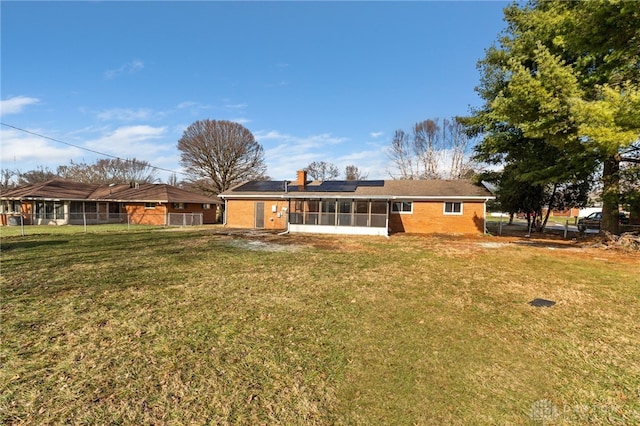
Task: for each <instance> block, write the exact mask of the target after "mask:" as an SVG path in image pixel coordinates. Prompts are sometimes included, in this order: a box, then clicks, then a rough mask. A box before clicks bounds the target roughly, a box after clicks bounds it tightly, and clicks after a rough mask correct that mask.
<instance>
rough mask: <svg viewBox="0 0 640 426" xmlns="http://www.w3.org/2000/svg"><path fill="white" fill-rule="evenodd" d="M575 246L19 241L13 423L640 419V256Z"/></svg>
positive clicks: (150, 237)
mask: <svg viewBox="0 0 640 426" xmlns="http://www.w3.org/2000/svg"><path fill="white" fill-rule="evenodd" d="M567 247H568V248H559V247H555V246H550V247H540V246H536V245H532V244H529V245H527V244H516V243H513V242H508V241H506V240H501V239H500V238H499V237H483V238H476V239H470V240H469V239H463V238H456V237H445V236H433V237H425V236H411V235H395V236H392V237H391V238H390V239H385V238H375V237H360V238H356V237H331V236H308V235H307V236H302V235H285V236H277V235H268V236H255V235H254V236H239V235H227V234H225V233H221V232H217V231H213V230H207V229H199V230H164V229H160V230H151V231H139V232H105V233H97V232H92V233H87V234H84V233H65V234H59V233H54V232H52V233H47V234H40V235H30V236H29V235H27V236H25V237H20V236H15V237H13V236H6V234H3V239H2V242H1V248H2V254H1V256H2V257H1V260H2V264H1V267H2V270H1V272H2V275H1V278H0V280H1V281H0V283H1V311H0V312H1V315H2V316H1V341H2V348H1V353H0V363H1V368H0V388H1V389H2V392H1V394H0V422H1V423H3V424H136V425H142V424H154V425H158V424H169V425H178V424H247V425H254V424H287V425H289V424H304V425H307V424H322V425H325V424H326V425H333V424H361V425H372V424H384V425H393V424H398V425H412V424H421V425H422V424H426V425H430V424H438V425H440V424H460V425H470V424H487V425H494V424H516V425H528V424H620V425H623V424H637V423H639V422H640V349H639V348H640V328H639V324H640V309H638V306H639V302H640V278H639V277H640V257H639V256H638V255H637V254H628V253H613V252H611V251H604V250H600V251H598V250H595V249H579V248H575V247H574V246H571V245H569V246H567ZM535 298H544V299H549V300H553V301H555V302H556V304H555V305H554V306H553V307H550V308H537V307H533V306H531V305H530V304H529V303H528V302H530V301H531V300H533V299H535Z"/></svg>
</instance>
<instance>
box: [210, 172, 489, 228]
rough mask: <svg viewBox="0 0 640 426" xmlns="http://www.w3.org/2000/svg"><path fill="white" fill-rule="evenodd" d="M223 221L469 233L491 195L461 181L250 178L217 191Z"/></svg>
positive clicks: (262, 225)
mask: <svg viewBox="0 0 640 426" xmlns="http://www.w3.org/2000/svg"><path fill="white" fill-rule="evenodd" d="M219 197H220V198H222V199H223V200H224V202H225V220H224V223H225V226H227V227H230V228H255V229H271V230H287V231H289V232H310V233H332V234H361V235H384V236H386V235H388V234H389V233H394V232H409V233H455V234H474V233H483V232H484V230H485V216H486V203H487V201H488V200H492V199H494V198H495V197H494V196H493V195H492V194H491V192H489V190H488V189H487V188H485V187H484V186H482V185H475V184H473V183H472V182H470V181H466V180H448V181H447V180H366V181H324V182H320V181H308V180H307V176H306V173H305V172H304V171H299V172H298V175H297V180H296V181H295V182H290V181H251V182H246V183H243V184H240V185H238V186H236V187H234V188H232V189H230V190H228V191H225V192H223V193H221V194H220V195H219Z"/></svg>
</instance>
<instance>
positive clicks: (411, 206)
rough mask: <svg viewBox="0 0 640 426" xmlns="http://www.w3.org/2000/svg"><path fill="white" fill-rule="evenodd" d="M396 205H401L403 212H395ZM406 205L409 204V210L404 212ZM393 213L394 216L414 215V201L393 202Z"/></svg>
mask: <svg viewBox="0 0 640 426" xmlns="http://www.w3.org/2000/svg"><path fill="white" fill-rule="evenodd" d="M396 203H400V206H401V207H400V208H401V210H394V209H393V206H394V205H395V204H396ZM405 203H408V204H409V210H404V207H405ZM391 213H392V214H413V201H409V200H403V201H398V200H396V201H392V202H391Z"/></svg>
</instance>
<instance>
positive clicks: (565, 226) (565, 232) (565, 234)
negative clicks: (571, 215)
mask: <svg viewBox="0 0 640 426" xmlns="http://www.w3.org/2000/svg"><path fill="white" fill-rule="evenodd" d="M567 232H569V219H567V220H566V221H565V222H564V239H565V240H566V239H567Z"/></svg>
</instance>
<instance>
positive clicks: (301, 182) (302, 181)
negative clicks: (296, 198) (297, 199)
mask: <svg viewBox="0 0 640 426" xmlns="http://www.w3.org/2000/svg"><path fill="white" fill-rule="evenodd" d="M306 186H307V172H306V171H305V170H298V191H300V190H304V189H305V187H306Z"/></svg>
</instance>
